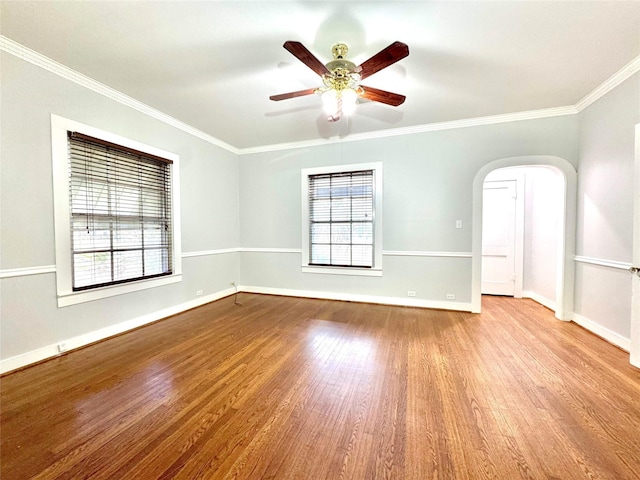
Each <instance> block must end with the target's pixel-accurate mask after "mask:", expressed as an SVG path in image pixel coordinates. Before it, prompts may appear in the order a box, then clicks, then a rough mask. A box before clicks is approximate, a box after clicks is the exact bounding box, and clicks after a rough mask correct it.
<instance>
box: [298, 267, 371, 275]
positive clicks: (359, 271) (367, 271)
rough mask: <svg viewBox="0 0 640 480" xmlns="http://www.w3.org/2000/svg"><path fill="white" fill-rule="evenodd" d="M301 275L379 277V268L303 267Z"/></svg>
mask: <svg viewBox="0 0 640 480" xmlns="http://www.w3.org/2000/svg"><path fill="white" fill-rule="evenodd" d="M302 273H323V274H329V275H352V276H360V277H381V276H382V269H381V268H354V267H314V266H311V265H303V266H302Z"/></svg>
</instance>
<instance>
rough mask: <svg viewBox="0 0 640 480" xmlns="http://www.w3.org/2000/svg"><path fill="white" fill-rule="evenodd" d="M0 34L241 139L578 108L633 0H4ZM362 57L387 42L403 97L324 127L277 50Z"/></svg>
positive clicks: (387, 80)
mask: <svg viewBox="0 0 640 480" xmlns="http://www.w3.org/2000/svg"><path fill="white" fill-rule="evenodd" d="M0 33H1V34H2V35H3V36H5V37H8V38H9V39H11V40H14V41H15V42H18V43H20V44H22V45H24V46H26V47H28V48H30V49H33V50H35V51H37V52H39V53H41V54H43V55H45V56H47V57H49V58H51V59H53V60H56V61H57V62H60V63H62V64H64V65H66V66H68V67H70V68H71V69H73V70H76V71H78V72H80V73H83V74H85V75H87V76H89V77H91V78H93V79H95V80H97V81H99V82H101V83H103V84H105V85H108V86H110V87H112V88H114V89H116V90H119V91H120V92H123V93H125V94H126V95H129V96H131V97H133V98H135V99H137V100H139V101H141V102H143V103H145V104H147V105H149V106H151V107H153V108H155V109H158V110H160V111H162V112H164V113H166V114H168V115H170V116H172V117H175V118H176V119H178V120H180V121H182V122H184V123H186V124H188V125H191V126H192V127H195V128H197V129H199V130H201V131H203V132H205V133H207V134H209V135H211V136H213V137H216V138H218V139H220V140H222V141H224V142H227V143H229V144H231V145H233V146H235V147H237V148H240V149H243V148H250V147H256V146H265V145H272V144H281V143H289V142H299V141H306V140H313V139H318V138H329V137H336V136H338V137H344V136H347V135H350V134H351V135H353V134H360V133H366V132H374V131H379V130H387V129H395V128H400V127H414V126H420V125H428V124H433V123H438V122H444V121H452V120H460V119H470V118H477V117H484V116H491V115H498V114H506V113H514V112H522V111H530V110H537V109H545V108H552V107H560V106H568V105H574V104H576V103H577V102H579V101H580V100H581V99H582V98H583V97H585V96H586V95H587V94H589V93H590V92H591V91H593V90H594V89H595V88H596V87H598V86H599V85H600V84H602V83H603V82H604V81H605V80H607V79H608V78H609V77H610V76H611V75H613V74H614V73H616V72H617V71H619V70H620V69H622V68H623V67H624V66H625V65H627V64H628V63H629V62H631V61H632V60H634V59H635V58H636V57H638V56H640V1H624V2H617V1H596V2H580V1H550V2H543V1H511V2H489V1H476V2H451V1H442V2H430V1H413V2H399V1H387V2H383V1H367V2H347V1H342V2H325V1H287V2H272V1H238V0H236V1H232V2H221V1H198V2H190V1H162V2H161V1H150V2H137V1H135V2H127V1H81V2H71V1H55V0H53V1H46V2H34V1H27V0H21V1H5V0H2V2H1V10H0ZM286 40H297V41H301V42H302V43H303V44H304V45H305V46H306V47H307V48H308V49H309V50H311V51H312V52H313V53H314V54H315V55H316V56H317V57H318V58H319V59H320V60H321V61H323V62H327V61H329V60H330V59H331V52H330V48H331V45H332V44H334V43H336V42H338V41H343V42H346V43H347V44H348V45H349V48H350V52H349V58H350V59H351V60H352V61H354V62H355V63H356V64H359V63H361V62H362V61H364V60H366V59H367V58H369V57H370V56H372V55H373V54H375V53H377V52H378V51H379V50H381V49H382V48H384V47H386V46H387V45H389V44H390V43H392V42H393V41H395V40H399V41H402V42H404V43H406V44H408V45H409V49H410V55H409V57H407V58H405V59H403V60H401V61H400V62H398V63H396V64H395V65H392V66H391V67H389V68H387V69H385V70H383V71H381V72H379V73H377V74H375V75H373V76H371V77H370V78H368V79H367V81H366V82H365V83H366V84H368V85H370V86H372V87H378V88H382V89H385V90H390V91H393V92H397V93H401V94H404V95H406V96H407V100H406V102H405V103H404V104H403V105H401V106H399V107H391V106H387V105H382V104H378V103H375V102H366V103H362V104H361V105H359V106H358V109H357V111H356V113H355V114H354V115H352V116H351V117H350V118H349V119H346V120H343V121H341V122H339V123H329V122H327V120H326V117H325V115H324V114H323V113H322V108H321V101H320V98H319V97H318V96H316V95H311V96H308V97H301V98H295V99H290V100H285V101H281V102H272V101H270V100H269V95H272V94H276V93H284V92H289V91H293V90H300V89H305V88H311V87H316V86H319V85H320V83H319V80H320V79H319V77H318V76H317V75H316V74H315V73H313V72H312V71H311V70H310V69H309V68H307V67H306V66H304V65H303V64H301V63H300V62H299V61H298V60H296V59H295V58H294V57H293V56H292V55H291V54H290V53H289V52H287V51H286V50H284V49H283V48H282V44H283V43H284V41H286Z"/></svg>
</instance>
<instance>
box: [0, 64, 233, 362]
mask: <svg viewBox="0 0 640 480" xmlns="http://www.w3.org/2000/svg"><path fill="white" fill-rule="evenodd" d="M0 61H1V62H2V70H1V75H2V77H1V80H2V81H1V90H0V95H1V99H2V109H1V117H0V122H1V132H0V135H1V136H0V155H1V160H2V163H1V178H0V207H1V210H0V239H1V241H0V269H2V270H7V269H16V268H28V267H40V266H50V265H54V264H55V252H54V222H53V191H52V162H51V133H50V132H51V119H50V115H51V114H52V113H55V114H57V115H60V116H63V117H65V118H68V119H71V120H74V121H78V122H81V123H84V124H87V125H90V126H93V127H96V128H100V129H102V130H106V131H109V132H111V133H115V134H118V135H122V136H124V137H127V138H130V139H133V140H136V141H139V142H143V143H145V144H148V145H152V146H155V147H158V148H161V149H164V150H166V151H170V152H173V153H176V154H178V155H179V156H180V174H181V190H182V195H181V202H182V205H181V217H182V247H183V252H193V251H201V250H214V249H222V248H234V247H237V246H238V245H239V224H238V218H239V211H238V205H239V204H238V199H239V196H238V172H239V169H238V161H237V157H236V155H234V154H231V153H229V152H226V151H224V150H222V149H219V148H217V147H215V146H213V145H211V144H210V143H208V142H205V141H202V140H199V139H197V138H196V137H194V136H192V135H189V134H187V133H184V132H182V131H180V130H178V129H175V128H173V127H171V126H168V125H167V124H165V123H162V122H160V121H157V120H154V119H152V118H151V117H149V116H147V115H144V114H142V113H140V112H137V111H135V110H133V109H131V108H129V107H126V106H124V105H122V104H119V103H117V102H115V101H112V100H110V99H108V98H106V97H104V96H102V95H99V94H96V93H94V92H92V91H90V90H88V89H86V88H83V87H80V86H78V85H76V84H75V83H72V82H70V81H67V80H65V79H63V78H61V77H59V76H57V75H54V74H52V73H49V72H47V71H45V70H43V69H40V68H38V67H36V66H34V65H32V64H30V63H27V62H24V61H22V60H20V59H18V58H16V57H14V56H12V55H8V54H5V53H2V57H1V58H0ZM239 262H240V259H239V255H238V254H237V253H232V254H227V255H216V256H207V257H192V258H184V259H183V273H184V275H183V281H182V282H180V283H177V284H173V285H167V286H163V287H160V288H155V289H151V290H145V291H141V292H135V293H130V294H126V295H122V296H117V297H111V298H108V299H104V300H97V301H93V302H89V303H84V304H80V305H75V306H70V307H64V308H57V305H56V287H55V274H54V273H49V274H42V275H30V276H21V277H12V278H3V279H2V280H1V281H0V289H1V295H2V296H1V298H2V306H1V310H0V315H1V319H0V329H1V335H2V340H1V343H0V349H1V352H0V355H1V358H2V359H6V358H9V357H12V356H15V355H19V354H22V353H25V352H29V351H31V350H36V349H38V348H42V347H45V346H48V345H51V344H55V343H57V342H59V341H62V340H66V339H69V338H72V337H75V336H78V335H82V334H85V333H88V332H91V331H94V330H97V329H101V328H106V327H109V326H111V325H114V324H117V323H120V322H124V321H127V320H130V319H134V318H137V317H140V316H143V315H147V314H150V313H153V312H156V311H159V310H162V309H165V308H170V307H172V306H175V305H180V304H183V303H185V302H188V301H191V300H193V299H194V298H195V296H196V290H203V292H204V295H208V294H212V293H214V292H217V291H220V290H223V289H225V288H228V286H229V282H231V281H234V280H235V281H237V280H238V279H239V275H240V274H239V266H240V263H239Z"/></svg>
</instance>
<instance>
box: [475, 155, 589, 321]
mask: <svg viewBox="0 0 640 480" xmlns="http://www.w3.org/2000/svg"><path fill="white" fill-rule="evenodd" d="M523 166H550V167H555V168H556V169H557V170H558V171H559V172H560V173H561V174H562V176H563V177H564V185H565V188H564V196H563V202H562V205H561V207H562V212H561V215H560V218H561V223H562V224H563V228H561V229H560V231H559V238H558V241H559V243H560V247H559V249H558V258H557V261H558V263H559V264H560V266H561V268H558V272H557V277H556V285H557V288H556V317H557V318H558V319H560V320H571V315H572V311H573V287H574V285H573V284H574V278H573V271H574V263H573V262H574V252H575V222H576V218H575V215H576V188H577V187H576V185H577V178H576V171H575V168H574V167H573V165H571V164H570V163H569V162H567V161H566V160H564V159H562V158H560V157H555V156H549V155H532V156H522V157H510V158H503V159H500V160H496V161H493V162H491V163H489V164H487V165H485V166H484V167H482V168H481V169H480V170H479V171H478V173H477V174H476V176H475V178H474V182H473V218H472V219H473V227H472V273H471V279H472V286H471V303H472V311H473V312H476V313H479V312H480V311H481V309H482V293H481V282H482V203H483V186H484V180H485V178H486V176H487V175H488V174H489V173H490V172H492V171H494V170H497V169H500V168H506V167H523Z"/></svg>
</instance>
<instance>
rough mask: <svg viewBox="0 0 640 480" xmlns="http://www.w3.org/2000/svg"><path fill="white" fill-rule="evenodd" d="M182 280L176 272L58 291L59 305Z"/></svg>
mask: <svg viewBox="0 0 640 480" xmlns="http://www.w3.org/2000/svg"><path fill="white" fill-rule="evenodd" d="M181 281H182V275H181V274H174V275H170V276H166V277H158V278H152V279H149V280H140V281H137V282H135V283H124V284H122V285H115V286H112V287H103V288H96V289H95V290H84V291H82V292H68V293H58V307H68V306H70V305H77V304H79V303H85V302H91V301H93V300H99V299H101V298H108V297H114V296H116V295H124V294H126V293H131V292H137V291H140V290H146V289H148V288H155V287H161V286H163V285H170V284H172V283H178V282H181Z"/></svg>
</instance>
